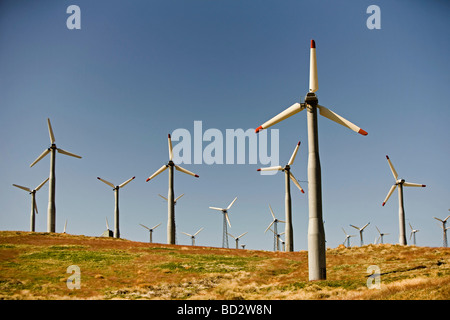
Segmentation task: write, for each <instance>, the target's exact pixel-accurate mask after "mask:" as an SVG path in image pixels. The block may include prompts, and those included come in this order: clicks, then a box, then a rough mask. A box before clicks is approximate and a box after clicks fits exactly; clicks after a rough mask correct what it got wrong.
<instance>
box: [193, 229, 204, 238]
mask: <svg viewBox="0 0 450 320" xmlns="http://www.w3.org/2000/svg"><path fill="white" fill-rule="evenodd" d="M203 229H204V227H201V228H200V230H198V231H197V232H196V233H194V237H195V236H196V235H198V234H199V233H200V231H202V230H203Z"/></svg>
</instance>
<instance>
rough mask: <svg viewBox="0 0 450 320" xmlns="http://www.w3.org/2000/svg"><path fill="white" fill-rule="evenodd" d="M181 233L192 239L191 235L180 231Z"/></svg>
mask: <svg viewBox="0 0 450 320" xmlns="http://www.w3.org/2000/svg"><path fill="white" fill-rule="evenodd" d="M181 233H184V234H185V235H187V236H188V237H191V238H192V234H189V233H186V232H183V231H181Z"/></svg>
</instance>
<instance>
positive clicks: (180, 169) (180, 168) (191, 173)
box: [175, 166, 198, 178]
mask: <svg viewBox="0 0 450 320" xmlns="http://www.w3.org/2000/svg"><path fill="white" fill-rule="evenodd" d="M175 169H177V170H178V171H181V172H184V173H186V174H189V175H191V176H194V177H196V178H198V174H195V173H193V172H191V171H189V170H186V169H184V168H182V167H180V166H175Z"/></svg>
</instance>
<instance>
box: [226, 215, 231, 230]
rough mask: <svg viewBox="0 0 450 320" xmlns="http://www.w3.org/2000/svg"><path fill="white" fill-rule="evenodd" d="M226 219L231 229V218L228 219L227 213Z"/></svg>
mask: <svg viewBox="0 0 450 320" xmlns="http://www.w3.org/2000/svg"><path fill="white" fill-rule="evenodd" d="M225 218H227V222H228V225H229V226H230V228H231V223H230V218H229V217H228V212H225Z"/></svg>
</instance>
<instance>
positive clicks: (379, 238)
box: [375, 226, 389, 243]
mask: <svg viewBox="0 0 450 320" xmlns="http://www.w3.org/2000/svg"><path fill="white" fill-rule="evenodd" d="M375 228H377V231H378V233H379V234H380V236H379V237H378V238H377V241H376V242H378V240H380V243H383V237H384V236H386V235H388V234H389V233H382V232H381V231H380V229H378V227H377V226H375Z"/></svg>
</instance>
